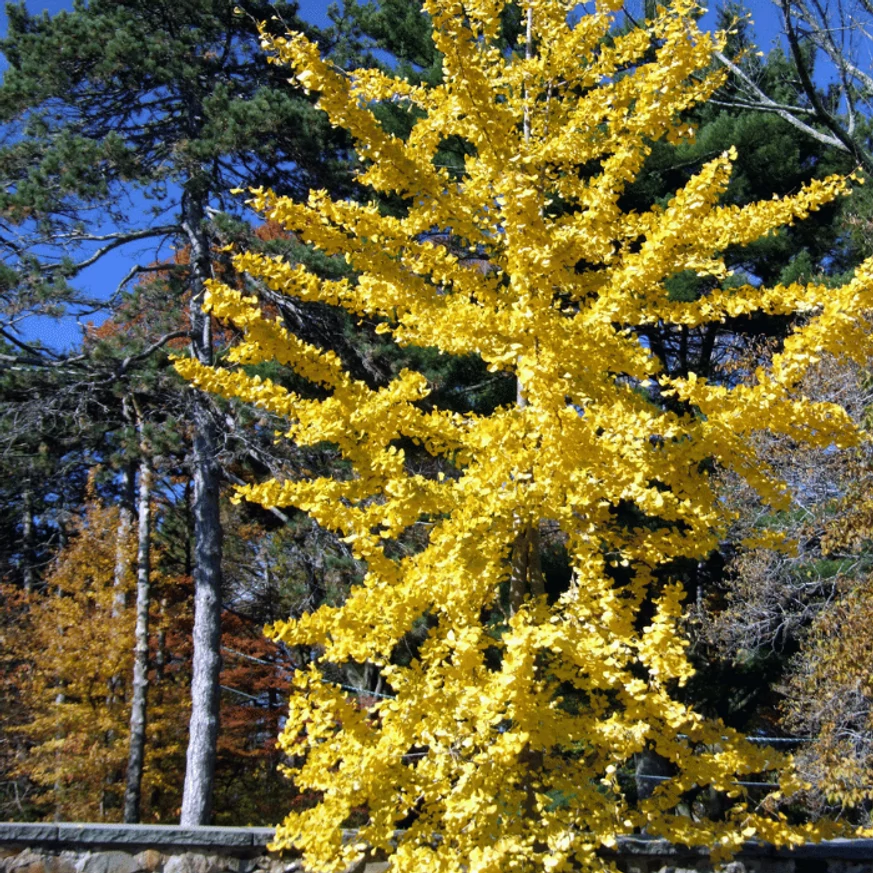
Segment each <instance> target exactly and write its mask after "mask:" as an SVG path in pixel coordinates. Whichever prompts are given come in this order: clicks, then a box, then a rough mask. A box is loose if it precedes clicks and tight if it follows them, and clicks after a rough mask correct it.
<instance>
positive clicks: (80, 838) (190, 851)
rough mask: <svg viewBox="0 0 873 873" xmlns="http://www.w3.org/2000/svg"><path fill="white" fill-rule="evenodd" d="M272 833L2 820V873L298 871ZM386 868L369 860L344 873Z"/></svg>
mask: <svg viewBox="0 0 873 873" xmlns="http://www.w3.org/2000/svg"><path fill="white" fill-rule="evenodd" d="M272 835H273V832H272V830H271V829H269V828H218V827H200V828H183V827H173V826H165V825H96V824H19V823H15V822H9V823H2V822H0V873H303V867H302V865H301V863H300V860H299V858H296V857H294V856H293V855H279V854H274V853H271V852H268V851H267V843H269V841H270V839H271V838H272ZM604 856H605V857H609V858H610V860H613V861H614V862H615V864H616V866H617V867H618V869H619V870H621V871H623V873H713V871H714V870H715V869H720V870H721V871H722V873H873V840H829V841H827V842H824V843H819V844H815V845H812V844H811V845H807V846H801V847H799V848H797V849H795V850H794V851H789V850H784V849H783V850H778V851H777V850H775V849H773V848H772V847H771V846H766V845H762V844H751V843H750V844H747V845H746V847H745V848H744V849H743V851H742V852H741V853H740V854H739V855H738V856H737V857H736V859H735V860H734V861H731V862H730V863H729V864H727V865H724V866H723V867H721V868H714V867H713V865H712V864H711V863H710V862H709V860H708V857H707V856H706V853H704V852H702V851H695V850H690V849H685V848H682V847H680V846H673V845H670V844H669V843H666V842H664V841H663V840H656V839H651V838H646V837H628V838H625V839H623V840H621V841H620V843H619V845H618V847H617V848H616V850H615V851H614V852H610V853H609V854H608V855H607V854H606V853H604ZM386 867H387V865H386V863H385V862H384V861H382V860H380V859H378V858H371V859H367V860H365V861H364V862H362V863H361V864H358V865H355V867H354V869H352V870H349V871H347V873H382V871H384V870H385V869H386ZM309 873H313V871H309ZM459 873H461V871H459Z"/></svg>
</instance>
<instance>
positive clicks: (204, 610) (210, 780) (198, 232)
mask: <svg viewBox="0 0 873 873" xmlns="http://www.w3.org/2000/svg"><path fill="white" fill-rule="evenodd" d="M192 187H193V185H192ZM203 221H204V198H203V197H202V196H200V195H198V194H196V193H192V192H191V191H188V192H186V193H185V195H184V197H183V201H182V225H183V227H184V228H185V233H186V235H187V239H188V244H189V246H190V248H191V256H190V264H191V279H190V283H191V292H192V293H191V347H192V351H193V353H194V355H195V357H196V358H197V360H198V361H200V363H202V364H211V363H212V335H211V330H210V318H209V317H208V316H206V315H204V313H203V312H202V310H201V306H202V304H203V293H204V290H205V287H204V281H205V280H206V279H207V278H208V277H209V272H210V267H209V263H210V262H209V240H208V238H207V234H206V231H205V229H204V225H203ZM193 419H194V451H193V457H192V473H193V479H194V656H193V675H192V678H191V720H190V723H189V734H188V757H187V764H186V767H185V786H184V789H183V792H182V815H181V820H180V823H181V824H182V825H185V826H191V825H205V824H209V822H210V820H211V818H212V794H213V787H214V782H215V759H216V746H217V742H218V708H219V699H220V688H219V673H220V670H221V655H220V644H221V540H222V532H221V519H220V517H219V484H220V469H219V466H218V457H217V456H218V447H219V434H218V429H217V427H216V424H215V422H214V420H213V418H212V416H211V415H210V409H209V402H208V400H207V399H206V397H205V396H204V395H203V394H202V393H200V392H199V391H195V392H194V396H193Z"/></svg>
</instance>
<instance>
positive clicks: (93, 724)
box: [0, 497, 186, 821]
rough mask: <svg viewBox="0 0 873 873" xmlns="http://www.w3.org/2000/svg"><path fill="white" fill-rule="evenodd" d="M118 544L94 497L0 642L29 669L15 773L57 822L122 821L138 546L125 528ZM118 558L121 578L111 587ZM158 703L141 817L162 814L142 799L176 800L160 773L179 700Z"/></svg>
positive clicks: (181, 720)
mask: <svg viewBox="0 0 873 873" xmlns="http://www.w3.org/2000/svg"><path fill="white" fill-rule="evenodd" d="M122 529H123V528H122ZM118 537H119V510H118V507H117V506H111V507H106V506H102V505H101V504H100V503H99V501H97V500H96V499H94V498H93V497H92V498H91V499H90V500H89V502H88V503H87V505H86V512H85V514H84V516H83V518H82V520H81V521H80V523H79V525H78V530H76V531H75V532H74V534H73V536H72V537H71V539H70V542H69V544H68V545H67V546H66V547H65V548H64V549H63V550H62V551H61V552H60V553H59V555H58V557H57V559H56V562H55V565H54V567H53V569H52V572H51V573H50V574H49V575H48V577H47V579H46V591H45V592H39V593H37V592H34V593H33V594H29V595H27V601H28V606H29V608H28V609H27V611H26V613H25V614H24V616H23V619H22V621H21V623H20V625H19V626H18V627H17V628H15V629H14V631H12V635H11V637H10V639H8V640H6V639H0V648H6V646H8V647H9V650H10V651H11V650H13V648H14V650H16V651H17V652H19V657H21V656H22V655H23V654H26V658H27V661H28V664H27V667H26V669H23V670H22V674H23V675H22V678H21V684H20V688H19V693H20V695H21V703H22V704H23V705H24V707H25V708H26V710H27V712H28V713H29V715H30V720H29V721H28V723H27V724H25V725H23V726H22V727H21V729H20V732H21V734H22V736H23V738H24V740H25V741H26V743H27V744H28V746H29V751H28V754H27V756H26V758H23V759H22V760H21V761H20V762H19V766H18V771H19V773H21V774H23V775H25V776H27V777H28V779H30V781H31V782H33V783H34V784H35V785H36V786H38V788H39V795H38V796H37V798H36V799H35V801H34V802H35V805H36V806H37V808H39V809H42V810H44V811H45V814H46V815H54V816H56V817H58V818H60V819H64V820H73V821H76V820H78V821H88V820H98V821H99V820H109V821H111V820H120V818H121V812H122V800H123V795H124V774H125V770H126V767H127V759H128V737H129V720H130V693H131V687H130V686H131V674H132V671H133V642H134V621H135V615H134V609H133V606H132V600H133V596H134V589H135V585H136V581H135V579H134V577H133V573H132V571H131V566H132V562H133V561H134V559H135V554H136V541H135V533H131V531H130V530H129V529H128V530H127V541H126V542H124V543H121V544H119V542H118ZM119 546H120V549H121V551H120V553H119ZM119 558H120V559H121V564H122V565H123V566H124V568H125V572H124V573H123V575H122V577H121V578H116V562H117V561H118V560H119ZM161 623H163V622H161ZM155 624H158V622H157V621H156V622H155ZM160 697H161V699H157V700H156V699H154V695H153V700H152V706H151V707H150V712H149V716H150V718H149V724H148V738H149V742H150V746H149V748H150V752H149V755H148V760H147V765H146V767H145V772H144V776H143V795H144V797H145V798H146V799H145V801H144V804H143V807H144V809H143V814H144V817H146V818H147V817H149V816H153V817H155V818H157V817H159V816H160V814H161V812H162V810H159V809H156V808H155V807H154V805H153V803H152V801H151V800H150V798H153V799H157V797H158V796H159V795H162V794H172V795H175V793H176V790H177V785H176V782H177V781H178V780H175V779H174V778H173V774H172V771H170V772H167V771H168V769H169V768H170V767H172V766H173V765H174V764H175V760H174V759H176V760H177V759H178V758H179V756H180V754H182V753H183V748H180V746H179V743H180V741H181V734H182V730H183V727H184V725H185V722H186V718H185V716H186V709H185V707H186V702H185V700H184V697H182V698H181V699H180V694H179V693H178V692H177V691H176V690H175V689H173V690H172V691H171V692H170V693H169V694H166V695H163V694H162V695H161V696H160ZM168 762H169V763H168Z"/></svg>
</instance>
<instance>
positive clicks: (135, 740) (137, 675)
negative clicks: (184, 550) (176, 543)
mask: <svg viewBox="0 0 873 873" xmlns="http://www.w3.org/2000/svg"><path fill="white" fill-rule="evenodd" d="M151 490H152V470H151V464H150V462H149V459H148V457H147V456H145V455H143V457H142V460H141V461H140V464H139V497H138V500H137V521H138V530H137V552H136V630H135V631H134V640H135V643H134V649H133V690H132V700H131V706H130V738H129V741H128V757H127V782H126V785H125V790H124V821H125V823H126V824H136V823H137V822H138V821H139V817H140V797H141V789H142V773H143V764H144V761H145V735H146V713H147V702H148V685H149V672H148V668H149V664H148V657H149V605H150V592H149V585H150V578H149V577H150V575H151V507H150V500H151Z"/></svg>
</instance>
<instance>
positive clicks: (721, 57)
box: [714, 51, 855, 155]
mask: <svg viewBox="0 0 873 873" xmlns="http://www.w3.org/2000/svg"><path fill="white" fill-rule="evenodd" d="M714 56H715V58H716V59H717V60H718V61H719V63H721V64H723V65H724V66H725V67H726V68H727V69H728V70H729V71H730V72H731V73H733V74H734V76H736V77H737V78H738V79H739V80H740V81H741V82H742V83H743V84H744V85H745V86H746V88H748V89H749V90H750V91H751V92H752V93H753V94H754V96H755V98H756V102H753V103H751V104H746V105H745V107H744V108H750V109H761V110H763V111H766V112H773V113H775V114H776V115H778V116H779V117H780V118H782V119H784V120H785V121H787V122H788V123H789V124H791V125H793V126H794V127H796V128H797V129H798V130H802V131H803V132H804V133H805V134H806V135H807V136H811V137H812V138H813V139H815V140H817V141H818V142H820V143H822V144H824V145H828V146H832V147H833V148H837V149H839V150H840V151H844V152H848V153H849V154H853V155H854V154H855V149H854V147H850V146H848V145H847V144H845V143H844V142H843V140H842V139H841V138H839V137H837V136H828V135H827V134H826V133H822V132H821V131H820V130H816V129H815V128H814V127H810V125H808V124H806V123H805V122H804V121H801V120H800V119H799V118H798V117H797V116H796V115H795V114H794V112H793V110H791V109H786V108H785V107H783V106H782V105H781V104H779V103H777V102H776V101H775V100H772V99H771V98H770V97H768V96H767V94H765V93H764V92H763V91H762V90H761V89H760V88H759V87H758V86H757V85H756V84H755V83H754V82H753V81H752V80H751V79H750V78H749V77H748V76H747V75H746V74H745V73H744V72H743V71H742V70H741V69H740V67H739V66H737V65H736V64H735V63H734V62H733V61H731V60H730V59H729V58H727V57H726V56H725V54H724V53H723V52H719V51H717V52H714ZM743 102H745V101H743ZM722 105H724V104H722ZM728 105H737V104H734V103H733V101H731V102H730V103H729V104H728ZM815 114H816V115H818V112H817V111H816V113H815Z"/></svg>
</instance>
